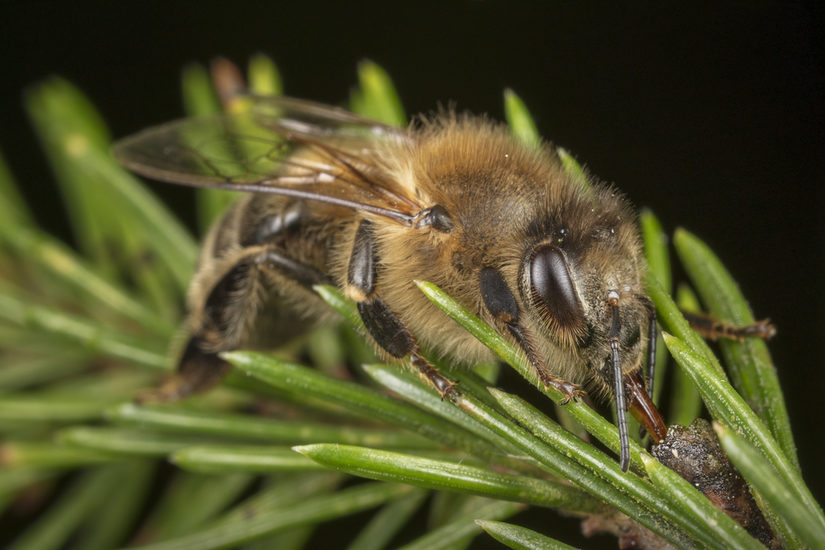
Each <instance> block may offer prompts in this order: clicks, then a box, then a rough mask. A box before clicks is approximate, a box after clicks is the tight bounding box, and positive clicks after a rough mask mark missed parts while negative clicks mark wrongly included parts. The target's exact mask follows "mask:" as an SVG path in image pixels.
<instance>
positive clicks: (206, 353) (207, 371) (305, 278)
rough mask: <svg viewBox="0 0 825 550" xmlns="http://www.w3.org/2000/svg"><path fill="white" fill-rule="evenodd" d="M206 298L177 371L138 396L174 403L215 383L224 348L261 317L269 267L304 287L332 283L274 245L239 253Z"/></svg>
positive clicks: (223, 366)
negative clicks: (264, 276) (264, 281)
mask: <svg viewBox="0 0 825 550" xmlns="http://www.w3.org/2000/svg"><path fill="white" fill-rule="evenodd" d="M229 263H230V265H229V267H228V268H226V269H225V271H224V272H223V274H222V275H221V276H220V277H219V278H218V280H217V281H216V282H214V283H212V284H211V289H210V290H209V293H208V294H207V295H206V298H205V300H204V301H203V303H202V304H200V305H199V307H198V308H197V310H196V311H194V312H191V313H190V323H189V324H190V327H189V332H190V336H189V339H188V340H187V342H186V344H185V346H184V348H183V353H182V354H181V355H180V359H179V360H178V366H177V370H176V372H175V374H174V375H173V376H171V377H170V378H168V379H167V380H166V381H165V382H164V383H163V384H162V385H161V386H160V387H158V388H156V389H151V390H147V391H145V392H142V393H141V394H140V395H139V396H138V397H137V400H138V401H140V402H145V401H174V400H177V399H181V398H183V397H186V396H187V395H190V394H194V393H200V392H203V391H206V390H208V389H209V388H211V387H212V386H214V385H215V384H217V383H218V382H219V381H220V380H221V379H222V378H223V377H224V376H225V375H226V374H227V372H229V370H230V369H231V365H230V364H229V363H227V362H226V361H224V360H223V359H221V357H220V354H221V353H222V352H224V351H230V350H234V349H238V348H239V347H240V346H242V345H243V343H244V342H245V340H246V338H247V336H248V332H249V328H250V326H251V325H253V324H254V321H255V319H256V318H257V317H258V313H259V309H260V306H261V304H262V302H263V301H264V300H263V297H264V296H263V295H264V294H265V293H266V291H267V290H266V289H265V288H264V285H263V281H262V279H263V274H264V272H266V271H270V272H274V273H277V274H278V276H280V277H283V278H285V279H288V280H289V281H293V282H295V283H298V284H300V285H301V286H304V287H312V286H313V285H316V284H328V283H329V282H330V280H329V279H328V278H327V277H326V276H325V275H324V274H322V273H321V272H319V271H318V270H316V269H315V268H313V267H311V266H307V265H305V264H303V263H301V262H298V261H296V260H294V259H292V258H289V257H288V256H286V255H284V254H282V251H281V250H280V249H276V248H274V247H271V246H250V247H248V248H245V249H242V250H240V251H239V252H237V253H236V254H235V255H234V256H233V257H232V258H231V262H229Z"/></svg>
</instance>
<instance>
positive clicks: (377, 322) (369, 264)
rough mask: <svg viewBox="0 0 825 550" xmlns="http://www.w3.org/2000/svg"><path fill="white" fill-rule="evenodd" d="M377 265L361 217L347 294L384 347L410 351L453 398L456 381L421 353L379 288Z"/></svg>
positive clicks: (395, 354) (371, 240)
mask: <svg viewBox="0 0 825 550" xmlns="http://www.w3.org/2000/svg"><path fill="white" fill-rule="evenodd" d="M377 266H378V255H377V251H376V250H375V237H374V234H373V229H372V224H371V223H370V222H368V221H362V222H361V224H360V225H359V226H358V229H357V231H356V234H355V242H354V243H353V247H352V254H351V255H350V260H349V267H348V269H347V295H349V296H350V297H351V298H353V299H354V300H355V301H356V302H357V303H358V313H359V314H360V315H361V320H362V321H363V322H364V326H365V327H366V329H367V332H369V334H370V336H372V338H373V339H374V340H375V343H376V344H378V346H379V347H381V349H383V350H384V351H385V352H386V353H388V354H389V355H391V356H392V357H395V358H397V359H401V358H403V357H406V356H407V355H409V356H410V363H411V364H412V366H413V367H414V368H415V369H416V370H417V371H418V373H419V374H420V375H421V376H422V377H423V378H424V379H425V380H426V381H427V382H428V383H429V384H430V385H432V386H433V387H434V388H435V389H436V390H438V392H439V393H440V394H441V397H442V398H444V397H446V398H448V399H454V398H455V397H456V396H457V390H456V389H455V385H456V382H454V381H452V380H450V379H449V378H447V377H445V376H444V375H442V374H441V373H440V372H439V371H438V369H436V368H435V367H434V366H432V365H431V364H430V363H429V362H428V361H427V360H426V359H424V358H423V357H422V356H421V355H420V353H419V350H418V343H417V342H416V341H415V338H414V337H413V335H412V334H410V332H409V330H407V327H406V326H404V323H403V322H402V321H401V319H399V318H398V315H396V313H395V312H394V311H393V310H392V309H391V308H390V306H389V305H388V304H387V303H386V302H385V301H384V300H383V299H382V298H381V296H379V295H378V293H377V292H376V282H377V281H376V280H377Z"/></svg>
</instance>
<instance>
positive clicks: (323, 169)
mask: <svg viewBox="0 0 825 550" xmlns="http://www.w3.org/2000/svg"><path fill="white" fill-rule="evenodd" d="M240 105H241V106H242V107H243V108H242V110H240V111H238V112H236V113H231V114H221V115H215V116H210V117H201V118H189V119H182V120H178V121H174V122H169V123H166V124H163V125H160V126H155V127H152V128H149V129H147V130H143V131H142V132H139V133H137V134H135V135H133V136H130V137H127V138H125V139H123V140H120V141H119V142H117V143H116V144H115V147H114V153H115V156H116V157H117V158H118V160H120V162H121V163H122V164H123V165H124V166H126V167H127V168H129V169H130V170H133V171H134V172H137V173H138V174H140V175H143V176H146V177H148V178H151V179H156V180H160V181H165V182H169V183H176V184H181V185H190V186H195V187H211V188H221V189H235V190H239V191H252V192H259V193H275V194H281V195H290V196H295V197H299V198H305V199H310V200H318V201H322V202H327V203H331V204H338V205H341V206H347V207H350V208H354V209H359V210H365V211H371V212H374V213H377V214H381V215H384V216H387V217H390V218H392V219H395V220H397V221H399V222H401V223H405V224H408V223H410V220H411V218H412V216H414V215H415V214H416V213H418V212H420V211H421V210H423V208H424V205H420V204H418V203H417V201H416V200H415V198H414V197H413V196H412V194H411V193H410V192H409V190H407V189H406V188H404V187H403V186H401V185H399V183H398V182H397V181H394V180H393V178H392V177H391V176H390V175H389V171H388V170H387V169H386V167H385V166H384V164H383V161H382V160H381V159H382V158H383V157H382V155H381V154H379V149H380V148H381V147H382V146H385V145H386V144H387V143H388V142H403V141H405V140H408V139H409V137H408V135H407V134H406V132H405V131H404V130H401V129H398V128H393V127H391V126H386V125H383V124H380V123H378V122H374V121H371V120H368V119H364V118H361V117H359V116H357V115H355V114H353V113H350V112H348V111H346V110H344V109H339V108H336V107H330V106H327V105H322V104H319V103H313V102H308V101H302V100H297V99H291V98H284V97H268V96H267V97H256V96H249V97H245V98H243V100H242V101H241V102H240Z"/></svg>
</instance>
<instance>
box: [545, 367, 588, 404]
mask: <svg viewBox="0 0 825 550" xmlns="http://www.w3.org/2000/svg"><path fill="white" fill-rule="evenodd" d="M539 376H540V378H541V381H542V383H543V384H544V387H545V389H546V388H549V387H553V388H555V389H557V390H558V391H560V392H561V394H562V395H563V396H564V399H563V400H562V401H561V403H559V404H560V405H567V404H568V403H570V400H571V399H572V400H573V401H574V402H578V401H579V400H580V399H581V397H582V396H583V395H584V394H585V393H586V392H585V391H584V390H583V389H581V386H579V385H578V384H574V383H572V382H567V381H566V380H561V379H560V378H555V377H553V376H550V375H549V374H547V373H545V372H543V371H539Z"/></svg>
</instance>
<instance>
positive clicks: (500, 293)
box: [478, 267, 584, 405]
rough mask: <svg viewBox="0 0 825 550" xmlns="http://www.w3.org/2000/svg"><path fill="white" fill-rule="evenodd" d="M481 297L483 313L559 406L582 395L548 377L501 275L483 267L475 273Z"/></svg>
mask: <svg viewBox="0 0 825 550" xmlns="http://www.w3.org/2000/svg"><path fill="white" fill-rule="evenodd" d="M478 283H479V288H480V290H481V297H482V299H483V300H484V305H486V306H487V311H489V312H490V314H491V315H492V316H493V317H495V318H496V320H497V321H499V322H500V323H502V324H503V325H504V326H505V327H507V330H508V331H509V332H510V334H511V335H512V336H513V338H515V340H516V342H517V343H518V345H519V347H520V348H521V349H522V351H524V354H525V355H526V356H527V359H528V361H530V364H531V365H532V366H533V369H534V370H535V371H536V373H537V374H538V375H539V379H540V380H541V382H542V383H543V384H544V386H545V387H548V386H552V387H554V388H556V389H557V390H558V391H559V392H561V393H562V395H564V400H563V401H562V405H564V404H566V403H568V402H570V400H571V399H573V400H577V399H578V398H579V397H580V396H581V395H583V394H584V392H583V391H582V389H581V388H580V387H579V386H578V385H577V384H573V383H572V382H568V381H566V380H562V379H561V378H557V377H555V376H553V375H552V374H550V372H549V371H548V369H547V366H546V365H545V364H544V362H543V361H542V360H541V358H540V357H539V354H538V353H536V350H535V348H534V347H533V342H532V339H531V338H530V335H529V333H528V332H527V330H526V329H525V328H524V327H523V326H522V325H521V323H519V306H518V302H516V298H515V296H514V295H513V292H512V291H511V290H510V288H509V287H508V286H507V283H506V282H505V281H504V277H502V275H501V273H499V271H498V270H497V269H495V268H492V267H485V268H482V270H481V271H480V272H479V278H478Z"/></svg>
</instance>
